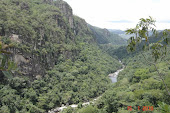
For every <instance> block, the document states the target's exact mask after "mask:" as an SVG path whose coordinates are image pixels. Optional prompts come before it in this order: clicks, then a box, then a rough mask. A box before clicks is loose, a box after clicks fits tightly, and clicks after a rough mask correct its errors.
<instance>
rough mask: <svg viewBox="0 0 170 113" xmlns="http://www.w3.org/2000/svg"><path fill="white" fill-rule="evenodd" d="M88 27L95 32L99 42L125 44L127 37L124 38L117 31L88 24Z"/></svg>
mask: <svg viewBox="0 0 170 113" xmlns="http://www.w3.org/2000/svg"><path fill="white" fill-rule="evenodd" d="M88 27H89V28H90V30H91V31H92V33H93V37H95V39H96V41H97V42H98V43H99V44H113V45H125V44H126V39H123V38H122V37H121V36H119V35H118V34H116V33H113V32H110V31H109V30H108V29H106V28H105V29H101V28H98V27H95V26H92V25H89V24H88Z"/></svg>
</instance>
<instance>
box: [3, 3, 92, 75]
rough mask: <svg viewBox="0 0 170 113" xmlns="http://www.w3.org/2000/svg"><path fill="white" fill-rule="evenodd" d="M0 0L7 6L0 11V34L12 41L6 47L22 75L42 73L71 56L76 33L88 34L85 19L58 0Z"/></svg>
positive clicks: (77, 34)
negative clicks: (74, 13) (9, 2)
mask: <svg viewBox="0 0 170 113" xmlns="http://www.w3.org/2000/svg"><path fill="white" fill-rule="evenodd" d="M1 2H2V4H5V5H4V6H3V7H6V8H7V10H6V9H2V12H1V17H0V19H1V20H2V22H1V23H0V28H2V29H0V36H1V37H2V38H3V40H5V43H8V41H7V40H9V41H10V42H11V43H13V45H14V46H13V48H10V50H9V51H11V52H12V53H13V56H12V59H13V60H14V61H15V63H17V64H18V68H19V71H20V73H21V74H22V75H29V76H34V77H36V76H43V75H45V71H46V70H49V69H52V68H53V67H54V65H56V64H58V63H59V62H60V61H64V60H65V59H72V60H74V59H75V56H77V54H78V51H79V49H80V48H77V47H76V43H75V42H76V37H77V36H83V35H89V36H90V35H91V34H90V30H89V29H88V27H87V23H86V22H85V20H83V19H81V18H79V17H75V16H74V15H73V12H72V9H71V7H70V6H69V5H68V4H67V3H66V2H64V1H62V0H57V1H53V0H39V1H35V2H34V1H31V2H30V1H27V0H24V1H18V0H17V1H14V2H11V5H9V4H7V3H6V1H1ZM8 5H9V7H8ZM11 6H12V7H11ZM1 8H2V7H1ZM13 9H16V10H13ZM11 11H13V12H12V13H11ZM6 17H8V18H6ZM4 23H6V24H4ZM84 40H85V41H87V42H88V39H87V40H86V39H84ZM89 42H90V41H89ZM17 74H18V73H17Z"/></svg>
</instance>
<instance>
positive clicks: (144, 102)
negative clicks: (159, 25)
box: [63, 47, 170, 113]
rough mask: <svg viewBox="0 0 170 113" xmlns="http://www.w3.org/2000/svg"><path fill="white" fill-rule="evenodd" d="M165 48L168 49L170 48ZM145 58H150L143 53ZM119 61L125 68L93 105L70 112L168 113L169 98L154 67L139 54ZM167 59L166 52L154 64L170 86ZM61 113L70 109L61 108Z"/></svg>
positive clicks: (169, 70) (169, 69)
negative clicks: (159, 60) (162, 58)
mask: <svg viewBox="0 0 170 113" xmlns="http://www.w3.org/2000/svg"><path fill="white" fill-rule="evenodd" d="M167 49H168V50H170V47H168V48H167ZM147 58H152V57H151V56H150V55H147ZM123 62H124V64H126V67H125V69H124V70H123V71H122V72H120V74H119V76H118V82H117V83H115V84H113V85H112V86H110V88H109V89H108V90H107V91H106V92H105V93H104V94H103V95H102V97H101V98H100V99H99V100H98V101H97V102H96V103H95V104H92V105H90V106H88V107H83V108H79V109H75V110H74V111H73V109H72V112H80V111H81V112H82V113H88V112H86V111H88V110H95V112H94V113H138V112H142V113H143V112H144V113H169V112H170V107H169V105H170V103H169V102H170V98H169V95H168V94H167V92H166V89H165V87H164V85H163V82H162V80H161V78H160V77H159V76H158V74H157V71H156V69H155V67H154V66H152V65H148V64H147V62H146V61H145V59H144V58H143V56H142V55H141V54H140V53H138V54H136V55H135V56H134V57H132V56H131V57H127V58H124V59H123ZM169 62H170V54H169V53H168V55H167V56H166V58H165V59H164V60H163V61H162V62H160V63H158V64H157V67H158V68H159V71H160V73H161V74H162V75H163V77H164V79H165V83H166V84H167V86H168V88H170V84H169V83H170V79H169V78H170V64H168V63H169ZM128 106H132V111H130V110H127V108H128ZM138 106H139V107H140V110H138ZM143 106H148V107H149V106H150V107H151V106H153V108H154V110H153V111H151V110H149V108H148V110H147V111H143V110H142V109H143ZM63 113H71V112H68V111H67V110H65V111H63ZM92 113H93V112H92Z"/></svg>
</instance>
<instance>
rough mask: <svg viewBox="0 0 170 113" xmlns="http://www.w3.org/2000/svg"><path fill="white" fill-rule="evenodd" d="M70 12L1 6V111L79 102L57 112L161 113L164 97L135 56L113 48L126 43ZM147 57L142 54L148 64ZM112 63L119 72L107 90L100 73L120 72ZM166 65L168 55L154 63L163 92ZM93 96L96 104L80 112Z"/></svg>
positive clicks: (169, 76) (33, 3)
mask: <svg viewBox="0 0 170 113" xmlns="http://www.w3.org/2000/svg"><path fill="white" fill-rule="evenodd" d="M62 8H65V9H62ZM65 11H66V12H65ZM71 11H72V10H71V8H70V6H69V5H68V4H67V3H65V2H64V1H62V0H55V1H52V0H15V1H14V0H0V37H1V41H0V113H44V112H47V111H48V110H50V109H52V108H55V107H56V106H58V107H59V106H61V105H62V104H64V105H66V104H67V105H68V104H78V103H79V104H78V108H76V109H73V108H70V107H69V108H68V109H66V110H64V111H63V112H64V113H72V112H78V113H112V112H118V113H125V112H133V113H134V112H138V106H140V107H143V106H153V107H154V111H153V112H155V113H157V112H158V113H163V112H165V113H168V112H169V104H170V103H169V102H170V100H169V99H170V98H169V95H168V94H167V92H166V91H165V86H164V85H163V82H162V80H161V79H160V78H159V76H158V75H157V72H156V70H155V68H154V67H153V66H152V65H148V64H147V62H145V60H144V58H143V57H142V55H141V54H140V53H141V51H137V52H135V53H133V54H129V53H128V52H127V51H126V47H125V46H121V47H120V45H124V44H126V43H125V42H126V41H125V40H123V39H122V38H121V37H119V36H118V35H115V34H112V33H110V32H109V31H108V30H106V29H99V28H96V27H92V26H90V25H87V23H86V22H85V20H83V19H81V18H79V17H77V16H74V15H72V12H71ZM14 36H15V37H14ZM160 36H162V35H161V34H159V37H160ZM153 38H154V37H153ZM153 38H151V39H149V41H151V42H154V41H155V40H154V39H153ZM100 44H102V45H100ZM7 45H11V46H10V47H8V48H7ZM115 45H116V46H115ZM140 47H141V46H140ZM166 49H167V51H170V47H169V46H167V48H166ZM137 50H138V49H137ZM149 52H150V51H147V52H144V54H146V57H147V59H149V60H150V61H151V60H152V56H151V55H150V54H148V53H149ZM7 53H10V54H7ZM142 53H143V52H142ZM15 55H20V56H22V57H21V58H22V59H23V60H22V61H24V62H20V63H19V64H18V62H16V64H18V69H17V70H16V67H15V65H16V64H15V63H13V60H14V61H16V58H15ZM111 56H112V57H111ZM116 59H121V60H122V61H123V63H124V64H125V65H126V68H125V69H124V71H122V72H121V73H120V75H119V77H118V82H117V83H115V84H111V80H109V78H108V77H107V75H108V74H109V73H113V72H115V71H116V70H117V69H120V68H121V65H120V63H119V62H118V60H116ZM169 62H170V53H169V52H167V53H166V57H165V58H164V59H163V60H161V61H160V62H159V63H157V64H156V66H157V67H158V69H159V72H160V73H161V74H162V76H163V78H164V80H165V83H166V84H167V87H168V88H170V64H169ZM8 72H9V73H10V75H12V76H8V75H9V74H8ZM99 95H102V97H101V98H100V99H99V100H97V102H96V103H95V104H91V105H89V106H87V107H82V105H81V103H82V102H85V101H89V100H91V99H92V98H95V97H97V96H99ZM127 106H132V108H133V110H132V111H128V110H127ZM140 111H142V109H140ZM145 112H152V111H145Z"/></svg>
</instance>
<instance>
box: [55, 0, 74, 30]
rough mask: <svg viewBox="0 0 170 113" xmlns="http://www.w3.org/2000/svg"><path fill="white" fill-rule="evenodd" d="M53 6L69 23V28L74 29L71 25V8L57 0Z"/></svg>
mask: <svg viewBox="0 0 170 113" xmlns="http://www.w3.org/2000/svg"><path fill="white" fill-rule="evenodd" d="M54 5H55V6H56V7H58V8H59V9H60V11H61V13H62V14H63V16H64V17H65V18H66V19H67V21H68V22H69V26H70V27H71V28H72V29H73V28H74V24H73V21H74V20H73V12H72V8H71V7H70V6H69V5H68V4H67V3H66V2H64V1H62V0H57V1H56V2H54Z"/></svg>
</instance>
